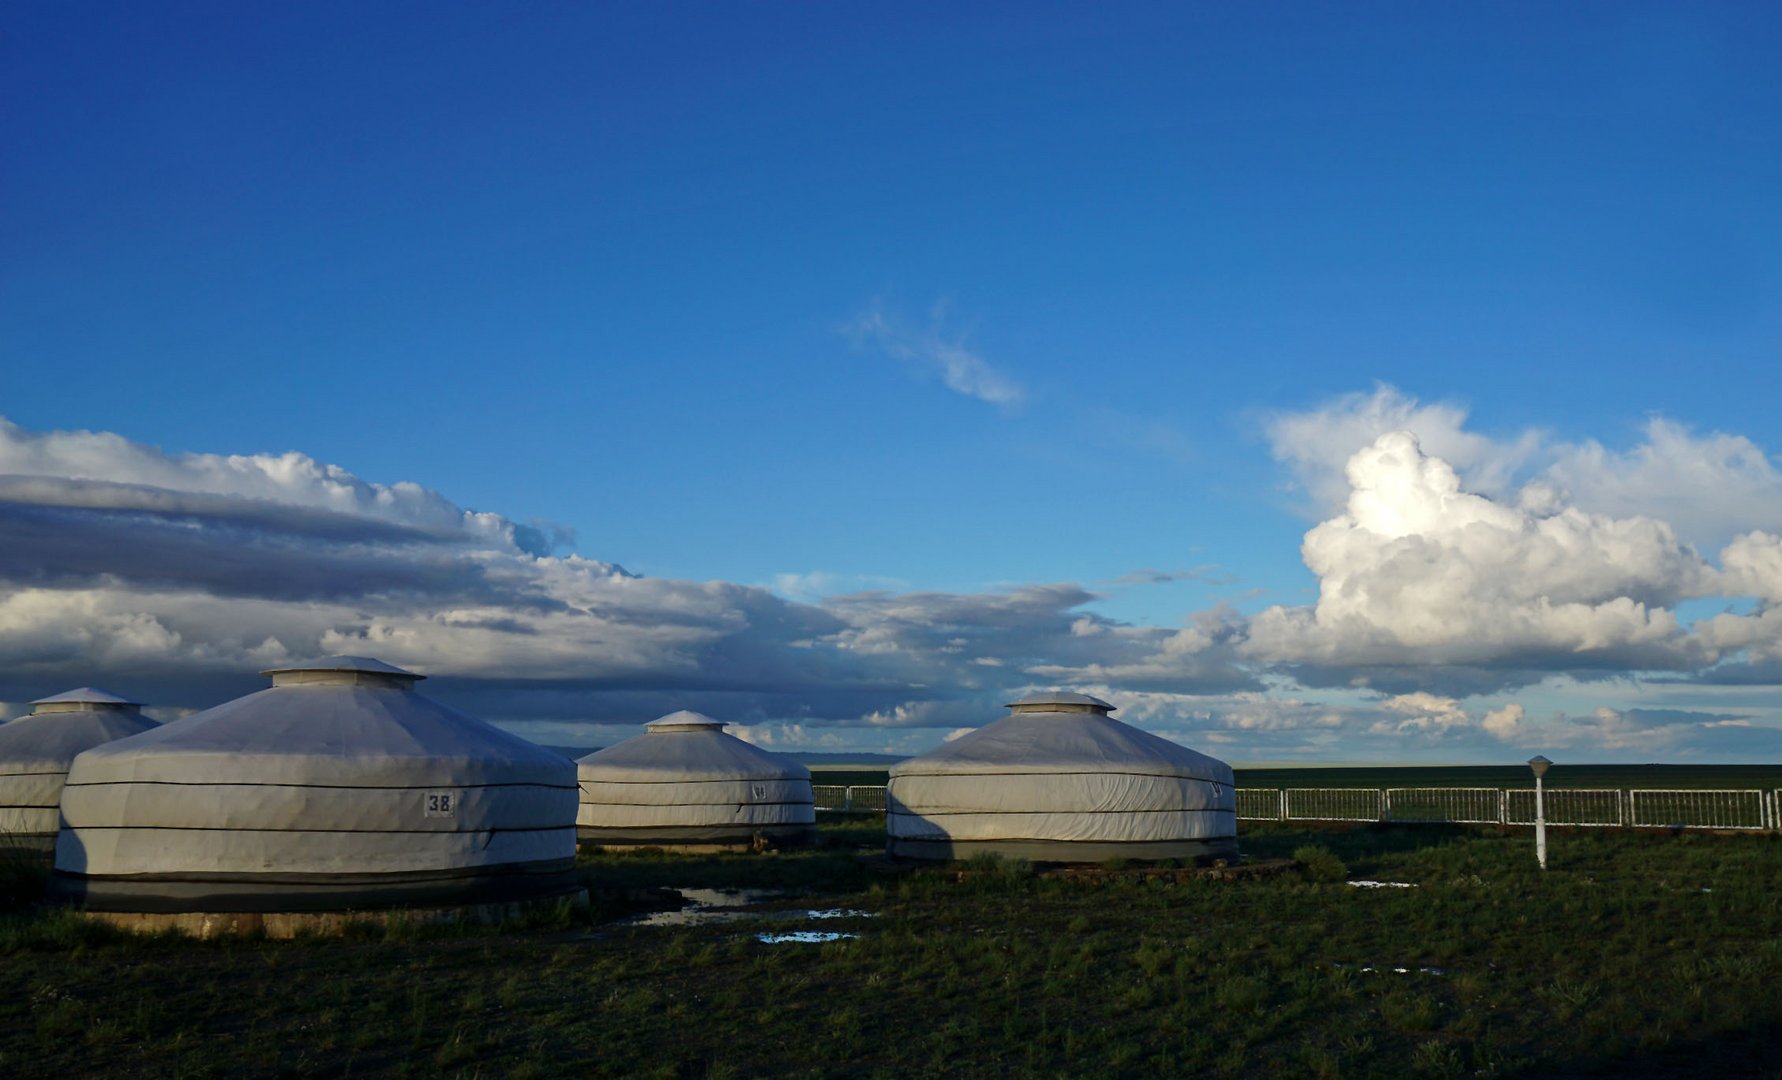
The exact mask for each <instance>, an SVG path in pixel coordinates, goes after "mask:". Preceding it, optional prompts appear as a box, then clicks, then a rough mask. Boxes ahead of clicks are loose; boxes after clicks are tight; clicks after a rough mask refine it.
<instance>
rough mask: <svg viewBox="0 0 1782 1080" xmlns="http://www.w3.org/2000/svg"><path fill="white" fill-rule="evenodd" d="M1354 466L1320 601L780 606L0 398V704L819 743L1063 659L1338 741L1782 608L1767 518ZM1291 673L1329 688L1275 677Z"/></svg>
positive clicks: (1189, 712)
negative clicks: (47, 419)
mask: <svg viewBox="0 0 1782 1080" xmlns="http://www.w3.org/2000/svg"><path fill="white" fill-rule="evenodd" d="M1349 484H1350V489H1351V497H1350V503H1349V507H1348V510H1347V512H1345V513H1344V514H1341V515H1338V516H1336V517H1333V518H1331V519H1329V520H1327V521H1325V522H1324V523H1323V524H1321V525H1319V526H1318V527H1317V528H1315V529H1313V530H1312V532H1311V533H1309V534H1308V535H1307V538H1306V543H1305V549H1304V550H1305V554H1306V558H1307V561H1308V564H1309V565H1311V566H1312V567H1313V569H1314V570H1315V571H1317V572H1318V574H1319V577H1320V580H1321V583H1322V592H1321V598H1320V601H1319V603H1318V604H1316V605H1313V606H1308V607H1300V608H1286V607H1276V608H1270V609H1268V610H1267V611H1264V612H1262V613H1260V614H1259V615H1256V616H1245V615H1241V614H1239V613H1237V612H1235V611H1232V610H1228V609H1214V610H1209V611H1203V612H1198V613H1195V614H1193V615H1190V616H1189V617H1187V618H1186V619H1185V620H1184V621H1183V623H1182V625H1181V626H1179V627H1175V628H1158V627H1144V626H1134V625H1130V624H1126V623H1122V622H1119V621H1117V620H1113V619H1110V618H1107V617H1105V616H1102V615H1100V614H1097V613H1095V612H1094V611H1093V610H1091V605H1093V604H1094V602H1095V601H1096V600H1097V599H1098V596H1097V594H1096V593H1094V592H1093V591H1091V590H1089V589H1087V588H1084V587H1082V586H1080V585H1076V584H1070V583H1053V584H1031V585H1022V586H1016V587H1010V588H1005V589H998V590H993V591H986V592H981V593H969V594H958V593H938V592H890V591H868V592H858V593H853V594H849V595H841V596H833V597H829V598H826V599H823V600H821V601H819V602H815V603H801V602H796V601H794V600H791V599H787V598H785V597H783V596H781V595H778V594H776V593H775V592H773V591H771V590H768V589H765V588H760V587H754V586H747V585H739V584H733V583H727V582H692V581H674V580H664V579H652V578H646V577H640V576H637V575H634V574H630V573H628V572H626V571H625V570H624V569H623V568H621V567H619V566H616V565H614V564H610V563H604V562H600V561H597V560H594V559H587V558H582V557H580V556H578V555H573V554H555V553H553V552H554V551H555V549H556V548H557V547H558V546H559V541H560V540H561V535H560V534H554V533H553V532H552V530H550V529H549V528H548V527H546V528H540V527H534V526H522V525H517V524H515V523H514V522H512V521H510V520H509V519H507V518H505V517H502V516H501V515H498V514H491V513H486V512H477V511H471V510H466V509H464V508H462V507H459V506H457V505H455V504H453V503H451V502H450V501H449V500H448V499H446V498H444V497H443V496H441V495H439V494H438V493H435V492H430V491H426V490H424V489H421V488H418V487H416V486H414V485H409V484H395V485H379V484H374V483H370V482H367V481H363V480H360V479H359V478H357V477H355V476H353V475H351V474H350V473H347V472H346V471H344V470H342V469H340V468H338V467H335V466H328V465H323V464H320V463H317V462H315V461H313V460H312V459H309V458H307V457H304V456H303V455H301V454H281V455H258V456H236V457H220V456H216V455H202V454H187V455H167V454H163V453H161V452H160V451H158V450H155V449H153V448H150V447H144V446H141V445H139V444H135V443H131V442H128V441H127V440H124V439H121V438H119V437H117V436H115V435H109V434H104V433H87V432H51V433H33V432H28V431H25V430H23V429H21V428H18V427H17V426H16V425H12V424H9V423H6V422H5V421H3V420H0V700H4V701H9V702H20V701H24V700H28V699H29V698H32V697H36V696H40V695H42V694H44V693H48V692H52V691H55V690H60V689H64V688H66V687H68V686H73V685H81V684H88V683H101V684H115V685H117V686H119V687H121V688H122V689H125V690H128V691H129V692H131V693H133V694H136V695H138V696H142V697H146V698H150V699H151V700H153V701H155V702H157V703H159V704H161V705H164V706H173V707H181V708H196V707H203V706H207V705H209V704H213V703H214V702H216V701H218V700H220V699H222V698H225V697H228V696H231V695H233V694H237V693H241V692H244V691H246V690H250V689H253V688H255V687H256V686H258V685H260V680H259V679H258V678H257V677H256V676H254V675H253V674H252V672H254V671H256V670H257V669H259V668H263V667H266V666H270V665H274V664H277V663H280V662H284V661H286V660H291V659H300V658H306V657H310V656H315V655H320V654H325V653H335V652H355V653H368V654H372V655H376V656H380V657H382V658H384V659H386V660H390V661H392V662H394V663H398V664H403V665H406V666H410V667H414V668H417V669H419V670H423V671H426V672H429V673H432V674H434V675H436V676H437V677H438V681H437V682H435V683H433V684H431V685H432V686H433V688H434V689H435V692H437V693H439V694H441V695H442V696H445V697H447V698H448V699H450V700H453V701H455V702H457V703H458V704H460V705H461V706H463V707H465V708H468V709H471V710H472V711H475V712H477V713H478V714H480V715H484V716H487V717H489V718H490V719H495V720H499V721H503V722H507V723H510V724H512V725H514V726H516V727H517V728H519V729H521V730H524V731H527V732H528V733H530V734H533V735H534V736H535V737H540V738H541V739H542V740H543V741H548V742H555V743H559V744H570V745H574V744H578V743H580V744H588V743H592V742H600V741H607V740H608V739H609V738H610V737H611V734H612V733H613V732H614V731H616V730H619V729H620V728H621V727H622V726H624V725H631V724H635V723H637V722H639V721H642V720H647V719H649V718H651V717H653V716H657V715H660V714H662V713H664V712H668V711H671V710H672V709H676V708H696V709H699V710H701V711H704V712H709V713H711V714H713V715H717V716H720V717H723V718H725V719H727V720H730V721H732V722H735V723H740V724H748V725H756V726H757V732H756V737H758V738H760V739H762V740H763V741H770V740H775V739H777V740H779V741H781V742H786V743H794V742H802V743H806V744H813V745H829V746H841V745H849V743H848V741H847V739H846V738H842V739H841V740H840V741H838V735H837V733H838V732H847V731H852V732H854V733H856V734H855V736H851V737H849V738H852V740H853V741H852V743H851V744H852V745H861V744H862V740H863V739H865V738H867V736H865V735H862V734H861V733H864V732H875V731H876V732H878V733H879V734H878V735H877V736H873V737H874V738H880V739H881V740H882V741H883V743H884V744H885V745H897V746H900V747H909V746H914V745H915V744H916V743H917V742H923V741H925V742H930V743H931V742H932V741H934V740H935V739H936V738H938V734H939V732H942V731H946V730H949V729H953V728H956V727H964V726H971V725H975V724H979V723H983V722H985V721H986V720H988V719H991V718H993V717H994V716H995V715H996V714H997V708H996V707H997V705H998V704H1000V702H1002V701H1004V700H1007V699H1008V697H1009V696H1010V695H1011V694H1015V693H1018V692H1021V691H1022V690H1024V689H1026V688H1030V687H1034V686H1050V685H1070V686H1078V687H1085V688H1090V689H1105V690H1107V691H1110V692H1114V693H1116V694H1119V695H1124V696H1125V698H1124V699H1125V700H1127V701H1130V702H1131V703H1132V708H1131V713H1130V715H1131V716H1132V718H1134V719H1137V720H1139V721H1140V722H1143V723H1146V724H1147V726H1151V727H1153V728H1156V729H1159V730H1165V731H1170V730H1174V731H1177V732H1178V733H1181V734H1183V735H1185V736H1191V737H1195V738H1198V739H1201V740H1204V741H1207V742H1209V743H1210V744H1212V745H1214V746H1218V744H1220V743H1221V742H1228V743H1232V744H1233V745H1241V746H1245V747H1249V748H1250V749H1251V750H1252V752H1258V751H1259V752H1265V753H1274V752H1277V751H1278V752H1280V753H1283V754H1289V755H1291V754H1292V753H1301V754H1305V753H1316V752H1318V750H1319V748H1320V747H1324V748H1329V747H1330V745H1331V740H1332V739H1338V738H1341V739H1349V740H1360V741H1364V742H1365V741H1366V740H1370V739H1372V740H1376V741H1377V742H1378V743H1379V745H1381V746H1390V745H1391V740H1394V739H1403V738H1405V737H1415V738H1419V739H1423V740H1426V741H1431V742H1432V743H1440V742H1442V741H1444V740H1445V741H1447V742H1448V743H1450V744H1453V743H1455V741H1456V740H1460V741H1465V740H1469V739H1470V740H1473V741H1474V742H1475V743H1485V742H1489V741H1490V740H1491V739H1494V738H1504V737H1507V736H1508V735H1511V734H1522V733H1526V732H1528V731H1530V730H1532V729H1534V728H1536V727H1538V726H1539V723H1538V722H1536V721H1532V720H1531V721H1529V723H1528V724H1527V725H1523V724H1521V720H1520V717H1521V714H1520V712H1517V713H1516V715H1515V716H1514V717H1512V716H1511V715H1510V714H1509V713H1503V712H1498V713H1487V711H1486V710H1487V708H1489V707H1490V706H1489V705H1487V706H1482V707H1481V706H1475V707H1474V711H1473V712H1469V711H1467V709H1465V708H1463V707H1461V705H1460V704H1459V703H1458V702H1457V701H1456V700H1455V699H1456V698H1461V697H1468V696H1473V695H1488V694H1502V693H1508V692H1511V691H1514V690H1516V689H1518V688H1521V687H1526V686H1529V685H1531V684H1534V683H1538V682H1539V681H1541V680H1543V679H1546V678H1549V677H1551V676H1555V675H1565V676H1569V677H1571V678H1573V679H1581V680H1592V679H1609V678H1614V679H1625V678H1628V677H1629V676H1630V675H1632V674H1634V673H1641V674H1646V675H1649V674H1651V673H1668V674H1666V675H1665V676H1664V677H1666V678H1667V679H1669V680H1671V681H1673V682H1683V681H1690V680H1697V679H1700V680H1702V681H1703V682H1704V683H1723V684H1730V683H1737V682H1739V681H1741V678H1742V676H1741V672H1744V673H1746V674H1747V675H1748V677H1749V678H1750V679H1751V680H1752V681H1759V680H1765V681H1774V680H1775V671H1776V665H1777V663H1778V660H1777V656H1778V655H1779V654H1782V635H1779V634H1777V633H1776V630H1775V627H1774V625H1773V620H1771V619H1768V618H1767V617H1766V616H1768V615H1769V614H1770V612H1769V608H1768V607H1767V606H1766V605H1768V604H1770V603H1772V602H1774V601H1775V600H1776V599H1777V598H1782V569H1778V568H1782V554H1779V553H1782V542H1777V541H1775V540H1774V539H1773V538H1769V537H1767V535H1766V534H1761V533H1758V534H1752V535H1750V536H1746V537H1743V538H1741V539H1740V540H1739V541H1738V542H1737V543H1738V544H1740V545H1743V546H1740V547H1738V549H1737V550H1736V552H1735V551H1734V550H1733V549H1731V548H1729V556H1728V558H1727V559H1726V560H1725V566H1724V567H1717V566H1714V565H1711V564H1709V563H1707V562H1706V561H1705V560H1703V559H1702V558H1701V557H1700V556H1698V555H1697V554H1696V553H1695V551H1694V550H1693V549H1692V548H1690V547H1689V546H1687V545H1685V544H1683V543H1681V542H1679V541H1677V540H1676V538H1675V536H1674V535H1673V534H1672V533H1671V532H1670V531H1669V529H1668V527H1666V526H1665V525H1664V524H1663V523H1660V522H1655V521H1651V520H1649V519H1640V518H1634V519H1619V518H1610V517H1608V516H1606V515H1602V514H1595V515H1592V514H1584V513H1582V512H1579V511H1576V510H1574V509H1571V508H1568V507H1559V508H1554V507H1552V506H1548V507H1544V508H1543V507H1538V506H1529V505H1518V504H1515V503H1512V502H1510V501H1507V500H1502V499H1500V500H1490V499H1485V498H1484V497H1483V496H1478V495H1472V494H1469V493H1467V492H1465V491H1464V490H1462V489H1461V486H1460V481H1459V480H1458V479H1457V478H1456V477H1455V476H1454V474H1453V472H1452V470H1450V469H1448V467H1447V466H1446V464H1445V463H1444V462H1443V461H1441V460H1440V459H1437V458H1432V457H1429V456H1428V455H1426V454H1424V453H1423V452H1422V451H1421V449H1420V448H1419V447H1418V446H1417V443H1416V441H1415V440H1414V439H1411V438H1410V437H1409V436H1403V437H1400V436H1391V437H1382V438H1381V439H1380V440H1379V441H1378V442H1376V443H1374V444H1372V445H1370V446H1369V447H1367V448H1364V450H1363V451H1359V452H1357V453H1356V454H1355V455H1354V456H1353V458H1352V460H1351V462H1350V469H1349ZM1469 500H1470V501H1469ZM1437 504H1439V506H1440V512H1439V513H1438V512H1435V511H1432V510H1431V509H1430V507H1431V506H1433V505H1437ZM1217 573H1218V572H1217V570H1216V568H1200V569H1196V570H1193V571H1171V572H1159V571H1155V570H1140V571H1135V572H1134V573H1133V574H1132V575H1129V579H1130V580H1128V579H1122V580H1121V581H1119V582H1117V583H1116V584H1118V585H1131V584H1142V583H1143V582H1145V581H1165V580H1175V579H1176V578H1178V577H1182V576H1196V577H1202V578H1207V577H1212V576H1216V575H1217ZM1772 575H1773V576H1774V580H1773V581H1772V580H1771V578H1772ZM1734 576H1736V577H1737V579H1738V580H1737V583H1736V586H1734V585H1729V584H1728V580H1729V578H1731V577H1734ZM1735 588H1736V591H1737V592H1738V593H1739V594H1741V595H1747V596H1753V597H1756V598H1757V600H1756V604H1757V606H1756V607H1755V608H1754V609H1753V610H1751V611H1750V612H1749V613H1747V614H1742V615H1741V614H1735V613H1733V612H1728V613H1727V614H1726V615H1724V616H1721V617H1718V618H1717V619H1715V620H1713V621H1712V622H1711V623H1709V624H1708V625H1707V626H1706V628H1695V629H1692V628H1687V627H1684V626H1682V625H1680V624H1679V623H1678V622H1677V621H1676V619H1675V618H1674V617H1673V615H1672V613H1671V612H1670V610H1669V609H1668V607H1667V605H1671V604H1674V603H1675V602H1677V601H1678V600H1679V599H1682V598H1687V597H1690V596H1699V595H1706V594H1713V593H1715V592H1716V590H1719V591H1722V592H1725V591H1731V590H1734V589H1735ZM1307 691H1331V692H1335V693H1338V694H1339V696H1341V695H1343V694H1346V695H1348V698H1347V701H1346V703H1342V702H1338V703H1335V704H1332V703H1330V702H1325V703H1322V704H1321V703H1320V702H1318V701H1315V700H1314V701H1306V700H1298V699H1296V698H1295V696H1294V695H1296V694H1299V695H1304V694H1305V693H1306V692H1307ZM1382 717H1385V718H1386V719H1385V720H1384V721H1383V720H1382ZM1614 717H1615V718H1614V719H1613V720H1605V719H1603V718H1602V717H1599V716H1597V715H1596V714H1591V715H1590V716H1589V717H1586V718H1585V719H1583V720H1579V721H1576V722H1573V721H1570V720H1567V719H1566V718H1564V717H1559V718H1556V719H1555V722H1556V723H1557V722H1559V721H1566V722H1567V723H1570V724H1571V726H1570V727H1564V726H1561V727H1552V726H1551V725H1549V728H1548V729H1549V730H1550V731H1552V732H1557V733H1558V734H1557V735H1555V736H1554V738H1556V739H1562V738H1564V737H1569V736H1568V734H1567V733H1573V734H1575V733H1577V732H1586V733H1589V732H1596V733H1598V734H1600V735H1601V737H1602V738H1604V739H1606V740H1616V739H1619V740H1622V741H1623V742H1625V743H1626V744H1627V745H1629V746H1640V745H1647V744H1650V743H1652V741H1653V740H1654V739H1655V738H1656V736H1655V735H1651V734H1641V735H1636V734H1630V733H1638V732H1660V733H1666V734H1665V738H1667V739H1669V740H1670V744H1672V745H1675V744H1678V743H1679V741H1681V742H1682V743H1687V741H1688V739H1689V738H1690V737H1693V736H1698V735H1699V736H1701V737H1703V738H1710V739H1719V740H1721V742H1722V744H1724V745H1727V746H1738V747H1741V748H1743V749H1742V750H1741V752H1749V747H1750V746H1751V745H1755V744H1757V743H1761V741H1762V739H1763V738H1765V737H1770V736H1774V735H1775V730H1774V729H1773V728H1772V727H1769V726H1766V725H1765V723H1764V722H1763V721H1762V720H1761V718H1760V722H1759V725H1758V726H1756V727H1752V726H1750V714H1748V713H1717V712H1702V713H1699V714H1689V715H1685V714H1684V713H1681V712H1679V713H1677V714H1676V716H1674V717H1671V718H1670V719H1668V720H1667V721H1666V722H1664V723H1648V722H1645V717H1644V716H1643V715H1642V714H1641V713H1639V712H1638V711H1630V712H1622V713H1615V714H1614ZM937 729H938V731H937ZM904 732H908V733H911V734H909V735H907V736H906V735H903V734H900V733H904ZM916 732H926V734H922V735H917V734H914V733H916ZM1704 733H1707V734H1704ZM1714 733H1718V734H1714ZM912 740H913V741H912ZM1641 740H1645V742H1642V741H1641ZM1556 745H1557V743H1556ZM875 748H876V747H875Z"/></svg>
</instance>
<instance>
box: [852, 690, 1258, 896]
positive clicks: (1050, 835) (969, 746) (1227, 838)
mask: <svg viewBox="0 0 1782 1080" xmlns="http://www.w3.org/2000/svg"><path fill="white" fill-rule="evenodd" d="M1008 708H1009V710H1010V712H1009V715H1008V716H1005V717H1003V718H1002V719H1000V720H997V721H996V722H994V723H992V724H987V725H985V726H984V727H981V728H979V729H978V730H976V731H973V732H971V733H970V734H967V735H963V736H961V737H959V738H957V739H954V740H953V741H952V742H949V743H944V744H942V745H941V746H939V747H936V748H935V749H933V750H931V751H929V752H928V753H926V754H920V755H918V756H916V757H913V758H909V759H907V760H904V761H901V762H898V763H897V764H896V765H893V766H892V767H891V782H890V785H889V787H888V788H887V789H886V793H885V795H886V806H887V811H886V814H885V828H886V832H887V845H886V846H887V850H888V851H889V853H890V854H892V855H895V856H902V857H906V858H918V859H963V858H969V857H970V856H972V855H977V854H982V853H992V854H997V855H1003V856H1006V857H1010V858H1024V859H1030V860H1033V861H1036V862H1101V861H1104V860H1107V859H1115V858H1126V859H1153V860H1154V859H1195V860H1197V861H1201V862H1210V861H1213V860H1216V859H1227V860H1232V861H1235V860H1236V859H1237V853H1238V852H1237V798H1236V794H1235V793H1234V791H1233V787H1232V773H1231V766H1229V765H1227V764H1225V763H1224V762H1222V761H1219V760H1217V759H1215V758H1211V757H1208V756H1207V755H1205V754H1202V753H1198V752H1196V751H1194V750H1190V749H1188V748H1187V747H1185V746H1182V745H1180V744H1178V743H1173V742H1171V741H1169V740H1168V739H1165V738H1161V737H1159V736H1157V735H1153V734H1151V733H1150V732H1148V731H1141V730H1139V729H1138V728H1135V727H1132V726H1130V725H1127V724H1123V723H1121V722H1120V721H1118V720H1115V719H1114V718H1113V717H1111V716H1109V715H1108V714H1109V713H1110V712H1112V711H1113V709H1114V706H1112V705H1110V704H1108V703H1107V702H1105V701H1102V700H1101V699H1100V698H1094V697H1090V696H1088V695H1087V694H1073V693H1062V692H1048V693H1038V694H1031V695H1029V696H1027V697H1023V698H1021V699H1020V700H1018V701H1015V702H1011V703H1010V704H1009V705H1008Z"/></svg>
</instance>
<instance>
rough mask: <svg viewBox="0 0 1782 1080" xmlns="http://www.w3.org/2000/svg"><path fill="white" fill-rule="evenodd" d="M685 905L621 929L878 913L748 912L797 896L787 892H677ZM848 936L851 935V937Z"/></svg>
mask: <svg viewBox="0 0 1782 1080" xmlns="http://www.w3.org/2000/svg"><path fill="white" fill-rule="evenodd" d="M674 891H675V892H678V893H680V894H681V899H683V900H685V901H686V906H685V907H682V908H680V909H679V910H676V911H652V912H648V913H647V914H643V915H635V916H633V917H631V918H629V919H625V920H622V921H621V922H619V923H618V924H617V925H620V926H704V925H709V924H712V923H728V922H740V921H743V920H774V921H791V920H799V919H871V918H876V917H877V915H878V913H877V912H874V911H860V910H858V909H856V908H793V909H791V910H779V911H755V910H751V909H752V908H754V907H755V906H756V905H758V904H765V903H770V902H772V901H774V900H783V899H787V898H789V897H792V896H795V895H797V894H796V893H795V892H793V891H791V890H787V889H676V890H674ZM850 936H851V935H850Z"/></svg>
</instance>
